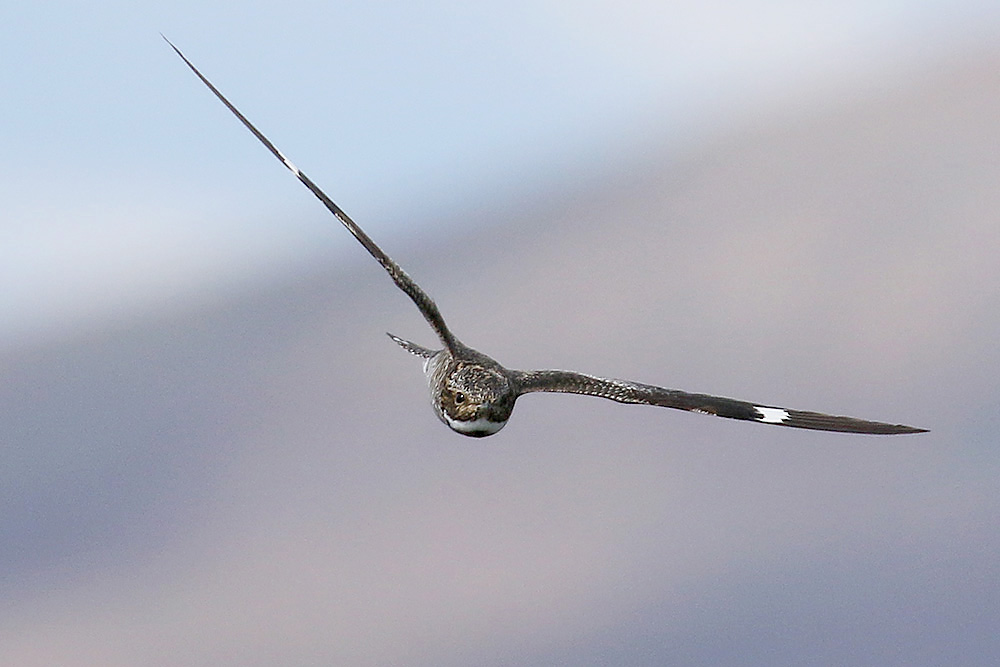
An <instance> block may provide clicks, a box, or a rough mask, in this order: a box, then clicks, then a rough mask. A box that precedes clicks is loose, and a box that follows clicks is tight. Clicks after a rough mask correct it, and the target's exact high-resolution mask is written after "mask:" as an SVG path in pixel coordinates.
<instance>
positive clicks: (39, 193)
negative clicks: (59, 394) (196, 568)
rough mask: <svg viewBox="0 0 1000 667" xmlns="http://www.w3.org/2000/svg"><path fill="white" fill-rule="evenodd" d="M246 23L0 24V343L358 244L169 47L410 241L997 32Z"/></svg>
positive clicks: (435, 17) (764, 9) (68, 16)
mask: <svg viewBox="0 0 1000 667" xmlns="http://www.w3.org/2000/svg"><path fill="white" fill-rule="evenodd" d="M234 7H235V5H233V4H230V3H219V2H198V3H195V2H180V3H170V4H169V5H162V3H131V2H101V3H96V4H95V3H77V2H51V3H24V4H21V5H18V6H12V7H10V8H8V9H6V10H5V20H4V21H3V25H2V26H0V38H2V39H0V49H2V55H3V59H2V65H0V86H2V87H3V90H4V91H5V95H4V102H5V103H4V104H3V105H2V106H0V122H2V124H3V127H5V128H6V131H5V132H4V133H3V135H2V142H3V143H2V144H0V148H2V149H3V151H4V154H5V155H7V156H8V159H7V160H6V161H5V164H4V166H3V167H2V169H0V196H2V197H3V200H4V202H5V206H4V215H3V216H2V219H0V347H10V346H19V345H24V344H28V345H30V344H31V342H32V341H42V340H48V339H60V338H65V337H66V336H67V335H68V336H72V335H73V332H74V331H79V330H90V329H95V328H96V329H100V328H102V327H104V326H107V324H108V323H113V322H121V321H129V320H130V319H131V318H134V317H141V316H143V315H144V314H145V315H148V314H149V313H150V312H156V311H158V310H161V309H164V308H166V309H170V308H173V307H183V305H184V304H187V303H191V302H198V301H203V300H206V299H207V300H211V299H212V298H213V294H216V293H217V291H218V290H221V291H222V292H226V291H227V290H228V291H229V292H231V291H232V290H233V289H238V288H239V286H241V285H242V286H245V285H248V284H253V283H255V282H258V283H259V282H266V281H268V280H270V279H272V278H273V277H275V276H276V275H283V274H288V273H289V272H292V273H294V272H296V271H301V270H303V267H304V266H307V265H309V264H310V263H314V264H315V263H320V262H329V261H332V258H333V257H335V256H336V255H337V253H338V252H339V250H338V249H340V248H343V247H344V246H345V245H346V244H348V243H349V241H348V240H347V239H345V238H343V235H341V234H330V233H329V232H330V229H329V226H328V222H329V221H328V220H325V218H324V216H325V213H324V212H323V211H321V210H319V209H318V207H317V206H316V204H315V202H313V201H311V200H310V198H309V197H308V196H303V192H301V191H300V190H299V189H298V188H299V186H298V185H297V184H295V183H294V182H293V181H292V180H291V179H288V178H285V180H284V182H282V178H281V176H280V175H279V173H277V172H276V169H275V167H276V166H277V165H275V164H268V162H269V159H270V158H269V156H268V155H267V154H266V153H265V152H263V150H262V148H261V147H260V146H258V145H256V144H255V142H254V141H253V140H252V139H251V137H250V136H249V135H247V134H246V133H245V131H244V130H243V129H242V128H241V127H239V126H238V124H237V123H236V122H235V120H234V119H232V118H230V117H227V113H226V112H225V110H224V109H223V108H222V107H221V106H220V105H219V104H218V103H217V102H216V101H215V100H214V99H213V98H212V97H211V96H210V95H209V94H208V92H207V91H206V90H204V89H202V88H201V86H200V85H199V84H198V82H197V81H196V80H195V79H194V78H193V76H192V75H191V74H190V72H188V71H187V70H186V69H185V68H184V67H183V66H181V63H180V61H179V60H178V59H177V58H176V57H175V56H173V54H172V52H171V51H170V50H169V49H168V48H167V45H166V44H165V43H164V42H163V41H162V40H161V39H160V38H159V33H160V32H162V33H163V34H165V35H167V36H168V37H170V38H171V39H172V40H173V41H174V42H175V43H176V44H177V45H178V46H179V47H180V48H181V49H182V50H184V51H185V52H186V53H187V55H188V56H189V57H190V58H191V59H192V60H193V61H194V62H195V63H196V64H197V65H198V66H199V67H200V68H201V69H202V70H203V71H204V72H205V74H207V75H208V76H209V78H211V79H213V80H214V81H215V82H216V84H217V85H218V86H220V87H221V89H222V90H223V92H225V93H226V94H228V95H229V96H230V97H231V98H232V100H233V101H234V102H235V103H236V104H237V105H238V106H240V107H241V108H242V109H243V110H244V111H245V112H246V113H247V114H248V115H249V116H250V118H251V119H252V120H254V121H255V122H256V123H257V124H258V125H259V126H260V127H261V128H262V129H263V130H264V132H265V133H266V134H269V135H270V136H271V137H272V139H273V140H274V141H275V142H276V143H277V144H278V145H279V147H282V149H283V150H284V151H285V152H286V153H287V154H288V155H289V156H291V158H292V159H293V160H294V161H295V162H296V163H297V164H298V165H299V166H300V167H302V168H303V169H304V170H305V171H306V172H307V173H309V174H310V175H311V176H312V177H313V178H314V180H316V181H317V182H319V183H320V184H321V185H322V186H324V187H326V189H327V190H328V192H329V194H331V195H332V196H333V197H334V199H335V200H336V201H338V202H339V203H340V204H341V205H342V206H343V207H345V208H346V209H347V210H348V211H349V212H350V213H351V214H352V215H353V216H354V217H355V218H359V219H362V220H365V221H366V222H367V224H368V225H369V226H371V227H373V228H374V229H375V230H376V231H377V236H379V237H381V238H386V237H389V238H391V237H392V236H395V235H399V236H400V237H401V238H403V239H405V238H431V237H433V235H435V234H437V235H441V234H447V233H448V232H447V230H446V229H444V228H443V225H442V224H441V223H439V224H438V225H437V226H435V223H434V221H435V220H441V219H444V218H447V217H448V216H449V215H450V214H455V213H456V212H460V211H463V210H467V209H469V208H470V206H474V204H473V202H476V203H477V204H475V205H488V204H489V202H503V201H507V200H510V199H516V198H518V197H531V196H539V195H540V193H544V192H545V191H546V189H547V188H553V187H559V186H566V185H568V184H569V185H571V184H573V183H578V182H581V181H583V180H585V179H588V178H599V177H600V176H601V174H602V173H605V172H613V171H614V170H615V169H616V168H621V166H622V165H626V164H630V163H632V162H634V161H636V160H641V159H642V156H643V155H644V154H645V153H648V152H649V151H651V150H653V149H654V148H655V149H660V148H662V147H668V148H669V147H672V148H674V149H675V150H677V151H683V150H685V146H691V145H696V144H697V142H698V140H699V137H705V136H711V135H713V134H718V133H720V132H722V133H724V132H725V129H726V128H727V127H729V126H730V125H732V124H737V125H738V124H739V122H741V120H740V119H745V118H747V117H748V116H752V115H753V114H754V113H757V112H760V111H761V110H763V109H767V108H769V107H775V106H778V105H782V104H787V103H788V102H789V101H790V100H792V101H793V102H792V104H794V103H795V102H794V100H800V101H801V100H803V99H809V98H810V97H811V96H815V95H823V94H831V93H830V91H835V90H836V89H837V87H838V86H854V87H857V86H859V85H864V84H863V82H864V81H879V80H881V77H882V76H883V75H884V74H885V73H886V72H888V71H893V70H899V71H900V75H901V76H905V75H906V71H907V70H908V68H909V69H912V68H914V67H919V65H918V63H920V62H921V61H923V60H925V59H934V58H937V57H941V56H942V54H947V53H948V52H949V50H952V49H954V48H956V45H957V44H968V43H970V42H975V41H977V40H979V41H986V40H988V39H989V38H990V36H991V35H992V34H994V32H995V27H996V25H997V23H998V20H1000V19H998V14H1000V10H998V9H997V8H996V4H995V3H992V2H988V1H985V0H984V1H982V2H974V1H970V2H948V1H925V2H919V3H900V2H886V1H876V2H808V3H794V2H736V1H728V2H722V1H720V2H700V1H699V2H694V1H691V2H674V3H646V2H637V3H629V4H628V5H627V6H625V7H622V6H620V3H614V2H604V1H587V2H572V3H568V2H557V1H540V2H520V1H515V2H504V3H490V2H482V3H449V2H431V3H420V4H419V5H417V4H411V3H400V2H371V3H354V2H347V3H327V2H292V3H287V4H281V5H279V4H276V3H256V2H251V3H241V4H240V5H239V9H238V10H236V9H234ZM824 91H826V92H825V93H824ZM755 110H756V111H755ZM286 176H287V174H286ZM415 209H416V210H415ZM289 218H291V219H292V220H291V221H289ZM465 224H468V225H475V224H477V222H476V220H474V219H470V220H468V221H467V222H466V223H465ZM424 226H430V227H431V228H430V229H426V228H423V227H424Z"/></svg>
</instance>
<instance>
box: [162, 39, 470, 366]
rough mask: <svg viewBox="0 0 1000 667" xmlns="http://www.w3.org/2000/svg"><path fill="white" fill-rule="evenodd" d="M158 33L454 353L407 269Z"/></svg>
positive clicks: (434, 307)
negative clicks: (357, 243)
mask: <svg viewBox="0 0 1000 667" xmlns="http://www.w3.org/2000/svg"><path fill="white" fill-rule="evenodd" d="M161 36H162V37H163V39H164V40H166V42H167V44H169V45H170V47H171V48H172V49H173V50H174V51H175V52H176V53H177V55H179V56H180V57H181V60H183V61H184V62H185V64H187V66H188V67H190V68H191V71H192V72H194V73H195V74H196V75H197V76H198V78H199V79H201V81H202V83H204V84H205V85H206V86H208V89H209V90H211V91H212V92H213V93H215V96H216V97H218V98H219V100H221V101H222V103H223V104H225V105H226V107H227V108H228V109H229V110H230V111H232V112H233V114H235V115H236V117H237V118H239V119H240V122H242V123H243V124H244V125H246V127H247V129H248V130H250V131H251V132H252V133H253V135H254V136H255V137H257V138H258V139H259V140H260V142H261V143H262V144H264V146H266V147H267V149H268V150H269V151H271V153H272V154H274V157H276V158H278V159H279V160H280V161H281V163H282V164H284V165H285V166H286V167H288V169H289V170H290V171H291V172H292V173H293V174H295V176H296V177H298V179H299V180H300V181H302V184H303V185H305V186H306V187H307V188H309V191H310V192H312V193H313V194H314V195H316V198H317V199H319V200H320V201H321V202H323V205H324V206H326V207H327V209H329V211H330V213H333V215H334V216H335V217H336V218H337V219H338V220H340V222H342V223H343V225H344V227H347V230H348V231H349V232H351V234H353V235H354V238H356V239H357V240H358V241H360V242H361V245H363V246H364V247H365V250H367V251H368V252H369V253H370V254H371V256H372V257H374V258H375V259H376V260H378V263H379V264H381V265H382V268H384V269H385V270H386V271H387V272H388V274H389V276H390V277H391V278H392V279H393V281H394V282H395V283H396V285H397V286H398V287H399V289H401V290H403V292H405V293H406V295H407V296H408V297H410V298H411V299H413V303H415V304H417V308H419V309H420V312H421V313H422V314H423V316H424V319H426V320H427V323H428V324H430V325H431V328H432V329H434V332H435V333H436V334H437V335H438V338H440V339H441V342H442V343H443V344H444V346H445V347H446V348H448V350H450V351H452V352H454V351H455V337H454V336H453V335H452V334H451V332H450V331H449V330H448V326H447V325H446V324H445V323H444V318H443V317H441V312H440V311H439V310H438V307H437V305H435V303H434V301H432V300H431V298H430V297H429V296H427V293H426V292H424V291H423V290H422V289H420V286H419V285H417V283H415V282H414V281H413V279H412V278H410V276H408V275H407V274H406V272H405V271H403V269H401V268H400V267H399V265H398V264H396V262H394V261H393V260H392V258H391V257H389V256H388V255H387V254H385V253H384V252H382V249H381V248H379V247H378V246H377V245H376V244H375V242H374V241H372V240H371V237H369V236H368V235H367V234H365V232H364V230H362V229H361V228H360V227H358V225H357V223H355V222H354V221H353V220H351V218H350V216H348V215H347V214H346V213H344V211H343V209H341V208H340V207H339V206H337V205H336V204H335V203H334V202H333V200H332V199H330V198H329V197H328V196H327V195H326V193H325V192H323V191H322V190H320V189H319V187H318V186H317V185H316V184H315V183H313V182H312V180H310V179H309V177H308V176H306V175H305V174H304V173H302V170H300V169H299V168H298V167H296V166H295V165H294V164H292V161H291V160H289V159H288V158H287V157H285V155H284V153H282V152H281V151H279V150H278V148H277V147H276V146H275V145H274V144H272V143H271V141H270V140H269V139H268V138H267V137H265V136H264V135H263V134H261V132H260V130H258V129H257V128H256V127H254V125H253V123H251V122H250V121H249V120H247V118H246V116H244V115H243V114H242V113H240V111H239V109H237V108H236V107H234V106H233V105H232V103H231V102H230V101H229V100H227V99H226V97H225V96H224V95H223V94H222V93H220V92H219V89H218V88H216V87H215V86H214V85H212V82H211V81H209V80H208V79H206V78H205V75H203V74H202V73H201V72H199V71H198V68H197V67H195V66H194V65H193V64H192V63H191V61H190V60H188V59H187V57H186V56H185V55H184V54H183V53H181V50H180V49H178V48H177V47H176V46H174V44H173V42H171V41H170V40H169V39H167V38H166V36H165V35H161Z"/></svg>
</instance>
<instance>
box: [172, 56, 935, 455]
mask: <svg viewBox="0 0 1000 667" xmlns="http://www.w3.org/2000/svg"><path fill="white" fill-rule="evenodd" d="M164 39H165V40H167V38H166V37H164ZM167 43H168V44H170V46H171V47H172V48H173V49H174V51H176V52H177V55H179V56H180V57H181V59H182V60H183V61H184V62H185V63H186V64H187V66H188V67H190V68H191V70H192V71H193V72H194V73H195V74H196V75H197V76H198V78H199V79H201V81H202V82H203V83H204V84H205V85H206V86H208V88H209V90H211V91H212V92H213V93H214V94H215V96H216V97H218V98H219V100H221V101H222V103H223V104H224V105H226V107H227V108H228V109H229V110H230V111H231V112H233V114H235V115H236V117H237V118H239V120H240V121H241V122H242V123H243V124H244V125H245V126H246V127H247V129H249V130H250V132H252V133H253V135H254V136H255V137H257V139H258V140H260V142H261V143H262V144H264V146H265V147H267V149H268V150H269V151H271V153H272V154H273V155H274V156H275V157H276V158H278V160H280V161H281V163H282V164H284V165H285V167H287V168H288V169H289V170H290V171H291V172H292V173H293V174H295V176H296V177H297V178H298V179H299V180H300V181H301V182H302V184H303V185H305V186H306V187H307V188H308V189H309V191H310V192H312V193H313V195H315V196H316V197H317V198H318V199H319V200H320V201H321V202H323V205H324V206H326V208H327V209H328V210H329V211H330V212H331V213H332V214H333V215H334V217H336V218H337V219H338V220H340V222H341V224H343V225H344V227H346V228H347V230H348V231H349V232H351V234H352V235H354V238H356V239H357V240H358V242H360V243H361V245H362V246H364V248H365V249H366V250H367V251H368V252H369V254H371V256H372V257H374V258H375V259H376V260H377V261H378V263H379V264H381V265H382V267H383V268H384V269H385V270H386V272H387V273H388V274H389V276H390V277H391V278H392V280H393V281H394V282H395V283H396V285H397V286H398V287H399V289H401V290H402V291H403V292H404V293H405V294H406V295H407V296H409V297H410V299H412V300H413V303H415V304H416V306H417V308H418V309H419V310H420V312H421V314H422V315H423V316H424V319H426V320H427V323H428V324H429V325H430V326H431V328H432V329H433V330H434V333H435V334H437V337H438V339H440V341H441V344H442V345H443V348H442V349H440V350H430V349H428V348H425V347H422V346H420V345H417V344H416V343H411V342H410V341H407V340H403V339H402V338H398V337H396V336H393V335H392V334H389V336H390V337H391V338H392V339H393V340H394V341H396V343H398V344H399V345H400V346H401V347H402V348H403V349H404V350H406V351H407V352H410V353H411V354H414V355H416V356H418V357H421V358H423V359H424V373H425V374H426V376H427V384H428V387H429V389H430V394H431V403H432V405H433V406H434V412H435V413H436V414H437V416H438V418H439V419H440V420H441V421H442V422H444V423H445V424H447V425H448V426H449V427H450V428H452V429H453V430H455V431H457V432H458V433H461V434H463V435H468V436H473V437H481V436H487V435H492V434H493V433H496V432H497V431H499V430H500V429H501V428H503V426H504V425H505V424H506V423H507V420H508V419H509V418H510V414H511V411H512V410H513V409H514V402H515V401H516V400H517V397H518V396H521V395H522V394H527V393H531V392H561V393H571V394H584V395H587V396H597V397H600V398H606V399H609V400H612V401H617V402H619V403H632V404H641V405H655V406H661V407H667V408H676V409H679V410H688V411H691V412H700V413H702V414H711V415H717V416H719V417H728V418H730V419H742V420H746V421H756V422H759V423H763V424H775V425H779V426H790V427H793V428H805V429H814V430H820V431H840V432H844V433H870V434H899V433H921V432H924V431H925V429H920V428H914V427H912V426H903V425H902V424H885V423H882V422H873V421H866V420H863V419H855V418H853V417H836V416H833V415H826V414H822V413H818V412H803V411H800V410H790V409H787V408H779V407H774V406H769V405H763V404H760V403H751V402H748V401H740V400H736V399H732V398H723V397H721V396H709V395H707V394H692V393H688V392H685V391H680V390H677V389H664V388H663V387H657V386H654V385H648V384H640V383H638V382H631V381H629V380H616V379H612V378H602V377H595V376H592V375H585V374H583V373H575V372H573V371H552V370H548V371H518V370H512V369H508V368H504V367H503V366H501V365H500V364H499V363H497V362H496V361H495V360H493V359H492V358H490V357H488V356H486V355H485V354H483V353H481V352H478V351H477V350H474V349H472V348H471V347H468V346H467V345H464V344H462V342H461V341H459V340H458V339H457V338H456V337H455V336H454V335H453V334H452V333H451V331H450V330H449V329H448V326H447V325H446V324H445V321H444V318H443V317H442V316H441V312H440V311H439V310H438V307H437V305H435V303H434V301H433V300H432V299H431V298H430V297H429V296H428V295H427V293H426V292H424V291H423V290H422V289H420V286H419V285H417V283H416V282H414V280H413V279H412V278H410V276H408V275H407V274H406V272H405V271H403V269H401V268H400V267H399V265H398V264H396V262H394V261H393V260H392V258H390V257H389V256H388V255H387V254H385V252H383V251H382V249H381V248H379V247H378V245H376V243H375V242H374V241H372V239H371V238H370V237H369V236H368V235H367V234H366V233H365V232H364V231H363V230H362V229H361V228H360V227H359V226H358V225H357V224H356V223H355V222H354V221H353V220H352V219H351V218H350V216H348V215H347V213H345V212H344V211H343V210H342V209H341V208H340V207H339V206H337V204H335V203H334V202H333V200H332V199H330V198H329V197H328V196H327V195H326V193H324V192H323V191H322V190H320V188H319V187H318V186H317V185H316V184H315V183H313V182H312V181H311V180H310V179H309V177H308V176H306V175H305V174H304V173H302V171H301V170H300V169H299V168H298V167H296V166H295V165H294V164H292V162H291V161H290V160H289V159H288V158H287V157H285V155H284V154H283V153H282V152H281V151H279V150H278V149H277V147H275V145H274V144H272V143H271V142H270V141H269V140H268V139H267V137H265V136H264V135H263V134H261V132H260V131H259V130H258V129H257V128H256V127H254V125H253V124H252V123H251V122H250V121H249V120H247V118H246V117H245V116H244V115H243V114H242V113H240V111H239V110H238V109H237V108H236V107H235V106H233V105H232V104H231V103H230V102H229V100H227V99H226V98H225V96H224V95H223V94H222V93H221V92H219V90H218V89H217V88H216V87H215V86H214V85H212V83H211V82H210V81H209V80H208V79H207V78H205V76H204V75H202V73H201V72H199V71H198V69H197V68H196V67H195V66H194V65H193V64H192V63H191V61H190V60H188V59H187V58H186V57H185V56H184V54H183V53H181V51H180V49H178V48H177V47H176V46H174V45H173V44H172V43H171V42H170V40H167Z"/></svg>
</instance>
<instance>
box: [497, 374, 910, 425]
mask: <svg viewBox="0 0 1000 667" xmlns="http://www.w3.org/2000/svg"><path fill="white" fill-rule="evenodd" d="M514 373H515V375H514V377H515V379H516V381H517V383H518V389H519V393H521V394H526V393H530V392H535V391H545V392H562V393H570V394H585V395H587V396H598V397H600V398H607V399H610V400H612V401H618V402H619V403H636V404H641V405H658V406H661V407H665V408H676V409H678V410H688V411H691V412H700V413H703V414H711V415H717V416H719V417H727V418H729V419H742V420H745V421H755V422H759V423H762V424H774V425H776V426H790V427H792V428H807V429H813V430H816V431H839V432H842V433H870V434H878V435H890V434H897V433H924V432H926V430H927V429H922V428H914V427H912V426H904V425H902V424H884V423H882V422H873V421H867V420H864V419H855V418H854V417H837V416H834V415H825V414H822V413H820V412H805V411H802V410H790V409H788V408H779V407H775V406H771V405H765V404H763V403H750V402H748V401H740V400H736V399H733V398H723V397H722V396H709V395H708V394H691V393H688V392H686V391H679V390H677V389H664V388H663V387H656V386H653V385H648V384H640V383H638V382H630V381H628V380H615V379H609V378H601V377H595V376H592V375H584V374H583V373H574V372H572V371H515V372H514Z"/></svg>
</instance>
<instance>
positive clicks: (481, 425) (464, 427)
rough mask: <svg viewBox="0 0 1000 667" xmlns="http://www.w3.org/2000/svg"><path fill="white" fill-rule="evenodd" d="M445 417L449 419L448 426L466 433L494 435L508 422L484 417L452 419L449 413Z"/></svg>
mask: <svg viewBox="0 0 1000 667" xmlns="http://www.w3.org/2000/svg"><path fill="white" fill-rule="evenodd" d="M444 418H445V419H447V420H448V426H450V427H451V428H452V429H453V430H455V431H458V432H459V433H463V434H465V435H493V434H494V433H496V432H497V431H499V430H500V429H502V428H503V427H504V426H505V425H506V424H507V422H494V421H490V420H489V419H486V418H484V417H480V418H479V419H472V420H469V421H462V420H461V419H452V418H451V417H449V416H448V415H445V416H444Z"/></svg>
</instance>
